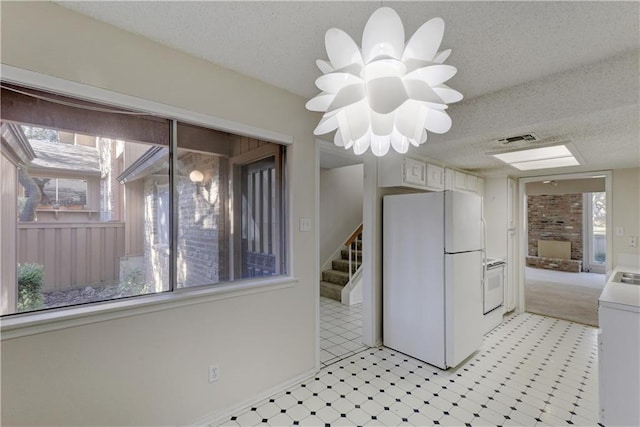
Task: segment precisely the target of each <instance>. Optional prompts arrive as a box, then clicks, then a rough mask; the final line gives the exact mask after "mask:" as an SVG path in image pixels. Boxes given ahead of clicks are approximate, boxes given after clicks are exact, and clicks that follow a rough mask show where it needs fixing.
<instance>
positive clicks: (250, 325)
mask: <svg viewBox="0 0 640 427" xmlns="http://www.w3.org/2000/svg"><path fill="white" fill-rule="evenodd" d="M1 20H2V21H1V27H2V40H1V43H2V45H1V48H2V50H1V53H2V57H1V59H2V63H3V64H8V65H11V66H15V67H19V68H23V69H27V70H32V71H36V72H39V73H43V74H46V75H50V76H54V77H59V78H62V79H66V80H71V81H75V82H80V83H84V84H87V85H92V86H96V87H100V88H104V89H108V90H111V91H114V92H119V93H123V94H127V95H133V96H136V97H140V98H144V99H148V100H152V101H157V102H161V103H164V104H168V105H173V106H176V107H180V108H184V109H187V110H190V111H194V112H198V113H203V114H208V115H212V116H216V117H219V118H223V119H228V120H233V121H236V122H240V123H243V124H247V125H250V126H255V127H258V128H262V129H265V130H269V131H274V132H279V133H282V134H286V135H290V136H292V137H293V139H294V144H293V146H292V147H290V148H289V149H288V158H287V160H288V177H289V181H288V182H289V185H290V191H291V193H290V196H291V197H290V203H291V204H292V206H291V213H292V216H291V217H290V218H289V220H290V224H297V222H298V219H299V218H300V217H306V218H311V219H312V220H313V221H315V220H316V219H315V209H316V206H315V203H316V202H315V200H316V194H315V188H316V183H315V177H314V174H310V173H308V171H309V168H310V167H313V165H314V164H315V149H314V144H315V138H314V136H313V133H312V131H313V128H314V127H315V125H316V123H317V119H318V116H317V115H316V114H312V113H308V112H306V111H305V109H304V102H305V100H304V99H302V98H299V97H297V96H294V95H292V94H291V93H288V92H285V91H282V90H279V89H276V88H274V87H271V86H269V85H266V84H263V83H260V82H258V81H256V80H253V79H250V78H247V77H244V76H241V75H239V74H237V73H234V72H231V71H229V70H225V69H222V68H220V67H217V66H214V65H212V64H210V63H207V62H205V61H202V60H199V59H196V58H194V57H191V56H189V55H186V54H182V53H179V52H177V51H174V50H172V49H169V48H167V47H164V46H162V45H159V44H157V43H154V42H151V41H149V40H146V39H143V38H141V37H139V36H137V35H134V34H131V33H127V32H124V31H121V30H118V29H116V28H114V27H111V26H109V25H106V24H102V23H99V22H97V21H95V20H93V19H90V18H88V17H84V16H82V15H79V14H76V13H74V12H71V11H69V10H67V9H64V8H62V7H59V6H57V5H55V4H53V3H47V2H2V15H1ZM312 229H315V227H313V228H312ZM290 230H292V234H291V235H290V239H291V241H292V243H293V247H292V248H291V250H290V251H289V254H291V256H292V257H293V263H292V271H291V273H292V275H294V276H295V277H296V278H297V279H298V282H297V283H296V284H295V285H294V286H290V287H284V288H281V289H277V290H271V291H266V292H259V293H254V294H248V295H243V296H236V297H230V298H226V299H220V300H216V301H209V302H202V303H200V304H195V305H189V306H184V307H178V308H173V309H167V310H163V311H159V312H153V313H146V314H139V315H136V316H130V317H124V318H119V319H117V320H106V321H101V322H98V323H93V324H86V325H83V326H77V327H73V328H67V329H61V330H57V331H53V332H45V333H40V334H37V335H30V336H24V337H19V338H13V339H4V340H3V341H2V367H1V379H2V389H1V394H2V398H1V404H2V419H1V424H3V425H25V424H27V425H42V424H46V425H54V424H55V425H90V424H92V425H95V424H101V425H131V424H136V425H178V424H180V425H182V424H187V423H191V422H194V421H196V420H199V419H203V418H204V417H207V416H215V415H216V414H219V413H220V412H221V411H224V410H226V409H228V408H229V407H231V406H233V405H237V404H239V403H241V402H244V401H246V400H247V399H251V398H252V397H254V396H256V395H257V394H258V393H260V392H263V391H265V390H268V389H271V388H273V387H276V386H278V385H280V384H282V383H284V382H286V381H288V380H291V379H292V378H295V377H296V376H299V375H304V374H305V373H309V372H310V371H313V370H314V369H315V364H316V360H315V359H316V350H315V346H316V343H315V339H314V337H315V332H316V328H317V324H316V298H317V294H318V289H317V272H316V264H317V259H318V254H317V253H316V251H315V250H310V248H315V247H316V239H317V236H316V234H315V232H308V233H300V232H298V231H297V227H295V228H293V227H292V228H290ZM211 363H218V364H219V365H220V372H221V377H220V380H219V381H217V382H215V383H213V384H209V383H208V381H207V366H208V365H209V364H211Z"/></svg>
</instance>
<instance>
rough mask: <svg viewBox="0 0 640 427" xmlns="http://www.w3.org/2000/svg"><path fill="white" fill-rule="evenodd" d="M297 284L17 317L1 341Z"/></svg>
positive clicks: (6, 322) (267, 282) (269, 282)
mask: <svg viewBox="0 0 640 427" xmlns="http://www.w3.org/2000/svg"><path fill="white" fill-rule="evenodd" d="M297 283H298V279H296V278H295V277H290V276H278V277H274V278H269V279H261V280H259V281H256V280H247V281H240V282H233V283H228V284H223V285H218V286H215V287H207V288H198V289H181V290H179V291H176V292H167V293H161V294H155V295H148V296H139V297H133V298H129V299H126V300H118V301H111V302H104V303H96V304H92V305H85V306H77V307H69V308H61V309H52V310H49V311H42V312H36V313H25V314H16V315H14V316H11V317H7V318H3V319H0V337H1V340H2V341H4V340H10V339H13V338H20V337H24V336H29V335H35V334H41V333H44V332H51V331H56V330H60V329H67V328H72V327H76V326H83V325H89V324H92V323H98V322H104V321H108V320H113V319H119V318H124V317H130V316H137V315H140V314H145V313H153V312H157V311H163V310H169V309H174V308H177V307H184V306H189V305H193V304H202V303H205V302H209V301H216V300H221V299H227V298H237V297H240V296H243V295H250V294H254V293H258V292H268V291H272V290H276V289H283V288H289V287H292V286H295V285H296V284H297Z"/></svg>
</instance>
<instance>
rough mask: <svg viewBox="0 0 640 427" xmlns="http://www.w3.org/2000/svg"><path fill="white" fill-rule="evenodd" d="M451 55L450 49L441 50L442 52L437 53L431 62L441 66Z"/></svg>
mask: <svg viewBox="0 0 640 427" xmlns="http://www.w3.org/2000/svg"><path fill="white" fill-rule="evenodd" d="M449 55H451V49H446V50H443V51H442V52H438V54H437V55H436V57H435V58H433V62H437V63H439V64H442V63H443V62H444V61H446V60H447V58H448V57H449Z"/></svg>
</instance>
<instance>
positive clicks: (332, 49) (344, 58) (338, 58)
mask: <svg viewBox="0 0 640 427" xmlns="http://www.w3.org/2000/svg"><path fill="white" fill-rule="evenodd" d="M324 44H325V47H326V48H327V55H328V56H329V61H330V62H331V66H332V67H333V68H334V69H338V68H342V67H346V66H347V65H351V64H356V63H362V55H361V54H360V49H358V45H357V44H356V42H354V41H353V39H352V38H351V36H349V34H347V33H345V32H344V31H342V30H339V29H337V28H331V29H329V30H328V31H327V34H326V35H325V37H324Z"/></svg>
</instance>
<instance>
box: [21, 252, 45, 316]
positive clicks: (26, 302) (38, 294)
mask: <svg viewBox="0 0 640 427" xmlns="http://www.w3.org/2000/svg"><path fill="white" fill-rule="evenodd" d="M43 270H44V267H43V266H42V265H40V264H35V263H25V264H18V311H30V310H36V309H38V308H42V306H43V304H44V301H43V298H42V276H43V275H44V271H43Z"/></svg>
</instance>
